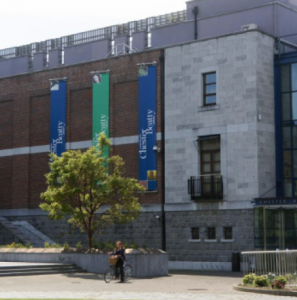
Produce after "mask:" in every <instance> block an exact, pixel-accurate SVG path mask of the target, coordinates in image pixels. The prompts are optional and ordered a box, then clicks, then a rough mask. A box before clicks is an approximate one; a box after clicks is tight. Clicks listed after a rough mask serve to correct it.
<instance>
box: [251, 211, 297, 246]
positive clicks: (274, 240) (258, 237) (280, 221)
mask: <svg viewBox="0 0 297 300" xmlns="http://www.w3.org/2000/svg"><path fill="white" fill-rule="evenodd" d="M255 248H256V249H259V250H260V249H261V250H276V249H279V250H285V249H290V250H292V249H297V209H296V208H273V207H260V208H256V209H255Z"/></svg>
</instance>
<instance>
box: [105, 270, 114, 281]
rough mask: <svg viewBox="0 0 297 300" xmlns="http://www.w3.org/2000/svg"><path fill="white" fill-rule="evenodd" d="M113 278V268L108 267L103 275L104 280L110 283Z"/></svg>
mask: <svg viewBox="0 0 297 300" xmlns="http://www.w3.org/2000/svg"><path fill="white" fill-rule="evenodd" d="M114 277H115V273H114V267H112V266H109V267H108V268H107V269H106V271H105V273H104V280H105V282H106V283H110V282H111V281H112V280H113V278H114Z"/></svg>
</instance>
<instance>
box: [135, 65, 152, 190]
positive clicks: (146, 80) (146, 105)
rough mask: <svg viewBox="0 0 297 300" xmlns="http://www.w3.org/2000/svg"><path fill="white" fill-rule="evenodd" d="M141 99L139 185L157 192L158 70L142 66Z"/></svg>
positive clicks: (140, 75) (139, 95)
mask: <svg viewBox="0 0 297 300" xmlns="http://www.w3.org/2000/svg"><path fill="white" fill-rule="evenodd" d="M138 86H139V87H138V97H139V115H138V118H139V152H138V154H139V183H140V184H142V185H143V186H144V187H145V188H146V189H147V190H149V191H155V190H157V135H156V100H157V68H156V66H141V67H140V69H139V80H138Z"/></svg>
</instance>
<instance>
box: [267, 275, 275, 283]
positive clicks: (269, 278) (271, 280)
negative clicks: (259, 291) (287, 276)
mask: <svg viewBox="0 0 297 300" xmlns="http://www.w3.org/2000/svg"><path fill="white" fill-rule="evenodd" d="M275 277H276V275H275V274H272V273H268V275H267V278H268V281H269V282H270V284H271V283H272V282H273V281H274V279H275Z"/></svg>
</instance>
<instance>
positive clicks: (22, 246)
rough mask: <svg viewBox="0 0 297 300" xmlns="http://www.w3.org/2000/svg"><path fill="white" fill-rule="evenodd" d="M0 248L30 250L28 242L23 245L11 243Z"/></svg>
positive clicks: (30, 246)
mask: <svg viewBox="0 0 297 300" xmlns="http://www.w3.org/2000/svg"><path fill="white" fill-rule="evenodd" d="M0 248H11V249H16V248H26V249H30V248H32V245H31V244H30V243H29V242H28V243H26V244H25V245H23V244H21V243H15V242H13V243H11V244H9V245H3V246H1V247H0Z"/></svg>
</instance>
